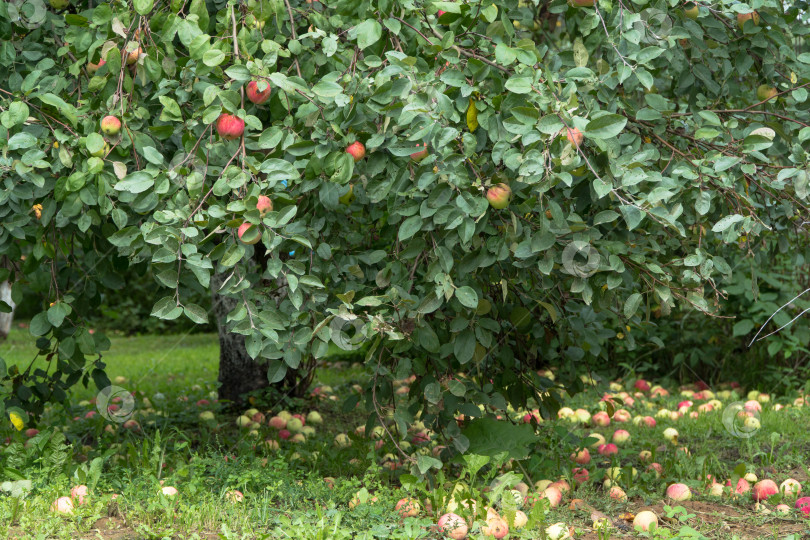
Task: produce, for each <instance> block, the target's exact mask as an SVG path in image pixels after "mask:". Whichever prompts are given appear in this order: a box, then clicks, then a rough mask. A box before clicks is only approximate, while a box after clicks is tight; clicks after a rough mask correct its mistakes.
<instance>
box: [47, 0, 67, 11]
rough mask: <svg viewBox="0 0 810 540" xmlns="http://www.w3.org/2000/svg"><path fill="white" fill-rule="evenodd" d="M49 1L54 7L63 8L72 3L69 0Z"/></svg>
mask: <svg viewBox="0 0 810 540" xmlns="http://www.w3.org/2000/svg"><path fill="white" fill-rule="evenodd" d="M48 3H49V4H50V5H51V7H52V8H53V9H58V10H62V9H65V8H66V7H68V6H69V5H70V1H69V0H48Z"/></svg>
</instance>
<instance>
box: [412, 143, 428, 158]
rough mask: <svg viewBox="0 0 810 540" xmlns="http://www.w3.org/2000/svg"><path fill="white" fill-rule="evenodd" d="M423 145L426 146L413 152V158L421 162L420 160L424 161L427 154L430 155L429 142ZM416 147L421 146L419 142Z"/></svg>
mask: <svg viewBox="0 0 810 540" xmlns="http://www.w3.org/2000/svg"><path fill="white" fill-rule="evenodd" d="M422 146H423V147H424V148H422V149H421V150H419V151H417V152H414V153H413V154H411V159H412V160H414V161H416V162H419V161H422V160H423V159H425V158H426V157H427V155H428V149H427V143H424V144H423V145H422ZM416 147H417V148H419V147H420V146H419V144H417V145H416Z"/></svg>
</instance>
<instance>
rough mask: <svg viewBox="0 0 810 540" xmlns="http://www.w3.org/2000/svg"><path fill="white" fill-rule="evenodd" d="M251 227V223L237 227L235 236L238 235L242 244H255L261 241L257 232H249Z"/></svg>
mask: <svg viewBox="0 0 810 540" xmlns="http://www.w3.org/2000/svg"><path fill="white" fill-rule="evenodd" d="M252 227H253V224H252V223H242V224H241V225H239V229H238V230H237V234H238V235H239V240H241V241H242V243H244V244H255V243H256V242H258V241H259V240H260V239H261V237H262V235H261V234H259V231H258V230H256V229H253V230H251V228H252ZM248 231H250V232H248Z"/></svg>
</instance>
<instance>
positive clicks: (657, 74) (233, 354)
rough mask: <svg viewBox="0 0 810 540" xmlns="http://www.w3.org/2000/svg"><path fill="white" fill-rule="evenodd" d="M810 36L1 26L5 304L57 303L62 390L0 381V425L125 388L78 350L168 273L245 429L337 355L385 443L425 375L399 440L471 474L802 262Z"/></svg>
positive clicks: (689, 9)
mask: <svg viewBox="0 0 810 540" xmlns="http://www.w3.org/2000/svg"><path fill="white" fill-rule="evenodd" d="M806 19H807V2H805V1H796V2H783V1H779V0H748V3H743V2H737V1H731V0H721V1H712V2H705V3H704V2H697V3H696V4H692V3H689V2H687V3H686V4H684V3H682V2H681V1H680V0H598V1H596V2H594V1H593V0H571V4H569V3H566V2H565V1H564V0H553V1H551V2H546V1H540V2H537V1H534V2H533V1H524V0H464V1H456V2H443V1H426V2H411V1H401V2H394V1H391V0H326V1H325V2H321V1H318V0H307V2H301V1H300V0H249V1H247V2H243V1H238V0H211V1H204V0H191V1H183V0H169V1H166V0H133V1H132V2H125V1H113V2H85V1H75V0H74V1H71V2H70V3H69V4H68V5H65V6H60V5H55V4H51V5H50V6H49V5H46V4H44V3H43V2H41V1H40V0H27V1H25V2H21V1H17V0H12V1H11V2H4V3H1V4H0V38H1V39H0V66H2V73H3V75H2V77H0V111H2V112H0V151H1V152H2V154H1V155H0V225H1V226H0V258H2V264H0V281H3V280H9V281H10V282H11V283H13V291H14V293H13V294H12V298H15V297H17V296H18V295H19V291H20V290H21V288H22V287H23V286H25V287H29V288H31V289H33V290H36V291H37V292H38V293H39V294H40V295H41V301H42V311H41V313H39V314H38V315H36V316H34V317H33V319H32V320H31V323H30V333H31V335H32V336H33V337H34V338H36V343H37V346H38V348H39V351H40V354H41V356H42V359H43V360H44V362H45V363H40V364H36V363H35V364H36V366H37V368H36V369H34V368H33V367H30V366H29V367H27V368H26V366H6V365H5V364H4V363H3V362H2V361H0V377H2V381H3V384H2V386H0V393H2V402H3V403H4V406H5V407H6V408H10V407H17V408H21V409H25V410H28V411H30V412H32V413H34V414H36V413H37V412H38V411H40V410H41V407H42V403H43V402H45V401H57V402H61V401H64V400H65V399H66V395H67V394H66V391H67V390H68V388H69V387H70V386H71V385H73V384H77V383H82V384H89V383H90V382H91V381H94V382H95V384H97V385H99V386H100V387H103V386H105V385H107V384H108V381H107V378H106V375H105V374H104V362H103V358H104V352H105V350H106V349H107V348H108V347H109V341H108V340H107V339H106V338H105V337H104V336H103V335H101V334H100V333H95V334H91V333H89V332H88V329H87V328H86V326H85V325H84V324H83V321H84V320H85V317H86V316H87V315H88V314H89V313H92V310H93V309H94V306H95V305H97V304H98V301H99V298H100V297H101V295H103V294H104V291H105V290H109V289H120V288H122V287H126V286H127V284H126V283H125V282H124V280H123V279H122V278H121V273H122V272H123V271H124V270H125V269H126V268H128V267H129V266H130V265H133V264H136V263H137V264H140V263H143V262H148V263H149V264H150V265H151V266H152V268H153V270H154V274H155V276H156V280H157V282H156V283H155V291H154V298H152V299H150V301H151V302H154V308H153V310H152V315H153V316H154V317H159V318H162V319H175V318H178V317H187V318H189V319H191V320H192V321H195V322H203V321H207V320H209V317H211V316H212V314H211V313H208V312H207V311H206V310H205V309H203V308H201V307H200V306H199V305H196V304H194V303H192V302H191V301H190V300H189V299H188V298H189V292H190V291H194V290H196V291H199V290H209V291H211V292H212V293H213V294H216V295H217V296H216V299H217V300H216V301H215V302H214V310H213V311H214V314H213V316H214V317H215V318H216V319H217V320H218V321H219V322H220V324H221V326H222V329H223V331H222V332H221V337H222V339H221V343H222V345H223V347H222V349H223V350H222V358H221V375H220V380H221V381H222V382H223V387H222V391H223V395H224V397H226V398H229V399H234V400H236V399H238V398H239V395H240V394H241V393H242V392H244V391H246V390H251V389H254V388H260V387H262V386H264V385H266V384H281V383H285V382H286V384H288V385H290V386H291V387H293V388H296V387H301V386H305V385H306V384H307V383H308V380H309V377H311V373H312V369H313V367H314V366H315V364H316V363H317V361H318V360H319V359H321V358H324V357H325V356H326V355H327V353H328V351H329V349H330V346H331V347H334V346H335V345H337V346H339V347H342V348H362V350H363V351H364V352H365V355H366V356H365V358H366V362H367V364H368V365H369V367H370V368H371V370H372V373H373V377H372V379H371V380H370V381H369V383H368V388H367V393H366V396H365V398H363V404H364V406H365V408H366V410H367V411H368V412H369V414H370V421H375V419H376V420H381V419H382V415H383V414H385V413H387V412H389V410H388V408H389V407H390V406H391V404H392V403H393V397H394V394H393V390H392V389H393V386H392V384H391V382H392V380H394V379H396V378H404V377H407V376H411V375H415V376H416V382H415V383H414V384H413V385H411V390H410V394H409V396H407V398H408V399H407V402H406V405H403V406H400V407H398V408H397V410H396V413H395V414H394V420H395V421H396V423H397V425H398V426H399V427H400V429H402V428H403V427H404V424H405V423H406V422H408V421H409V420H410V419H412V418H413V416H414V415H415V414H416V413H417V412H419V411H420V410H422V411H423V415H422V419H423V421H425V423H426V424H428V425H431V426H433V427H434V428H436V429H437V430H438V431H440V432H443V433H444V435H445V436H447V437H448V438H449V439H450V440H451V441H452V442H453V444H454V446H455V449H456V450H458V451H462V452H463V451H465V450H466V448H467V444H468V440H467V438H466V437H464V435H462V434H461V433H460V430H459V427H458V425H457V423H456V422H455V420H454V419H455V417H456V416H457V415H459V414H463V415H465V416H466V417H473V418H474V417H480V416H482V415H484V414H489V413H490V412H493V411H500V410H504V409H506V408H507V407H508V406H509V405H512V406H516V407H517V406H519V405H521V404H524V403H525V402H526V400H527V399H529V398H530V397H534V398H535V399H536V400H537V401H538V402H540V404H541V408H542V409H543V410H544V411H545V412H548V411H549V410H551V409H553V407H554V406H555V400H556V397H557V394H556V393H555V392H554V391H551V392H548V390H550V389H551V388H552V386H553V384H552V382H551V381H550V380H548V379H547V378H545V377H542V376H540V375H538V370H539V369H540V368H544V367H546V366H548V365H549V364H555V365H559V366H561V372H562V373H563V374H565V373H568V376H567V379H570V380H571V381H573V386H572V387H571V388H570V390H571V391H572V392H573V391H575V390H576V384H577V383H579V379H578V378H577V375H579V374H582V373H583V372H584V371H585V370H586V369H587V366H589V365H598V364H599V363H605V362H608V361H613V360H615V359H616V358H621V357H622V355H626V356H632V355H633V354H635V351H637V350H639V349H640V348H642V347H644V346H645V345H646V343H647V342H654V341H655V340H657V339H658V338H657V336H656V335H655V332H654V327H655V322H654V320H653V319H652V318H651V316H652V317H655V316H660V317H664V318H665V317H667V316H670V315H671V314H673V313H677V312H678V311H682V310H697V311H698V312H700V313H701V314H702V315H701V316H704V317H717V316H719V314H720V312H721V309H722V303H723V300H724V296H725V293H724V290H723V287H724V285H723V284H724V282H725V281H727V280H729V279H731V277H732V276H733V275H734V273H735V272H738V267H739V266H741V265H742V266H743V267H747V266H748V265H750V264H768V260H769V257H771V256H773V254H774V253H785V252H787V251H788V250H789V249H790V242H788V241H786V239H788V238H790V236H791V234H794V233H796V232H798V231H800V230H801V229H800V227H801V226H802V222H803V219H802V218H801V217H800V216H802V215H805V216H806V215H807V210H808V209H807V200H808V173H807V162H808V156H807V148H808V142H807V141H808V139H810V114H809V113H808V107H810V101H808V90H807V87H808V86H810V52H806V51H808V50H810V49H808V47H807V42H806V38H805V36H806V34H807V32H808V29H809V27H808V25H807V20H806ZM358 143H359V144H358ZM267 199H269V201H270V204H269V206H268V204H267ZM15 295H16V296H15ZM0 305H3V306H4V308H5V309H6V310H7V309H8V306H5V304H0ZM636 336H638V337H636ZM563 379H566V377H563ZM348 405H349V406H351V405H353V403H349V404H348Z"/></svg>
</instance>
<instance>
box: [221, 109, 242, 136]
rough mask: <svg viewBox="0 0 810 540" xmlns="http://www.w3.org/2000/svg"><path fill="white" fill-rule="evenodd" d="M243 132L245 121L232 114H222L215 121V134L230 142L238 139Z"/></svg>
mask: <svg viewBox="0 0 810 540" xmlns="http://www.w3.org/2000/svg"><path fill="white" fill-rule="evenodd" d="M244 132H245V121H244V120H242V119H241V118H239V117H238V116H236V115H234V114H228V113H222V114H221V115H219V118H218V119H217V133H219V136H220V137H222V138H223V139H225V140H227V141H230V140H233V139H238V138H239V137H241V136H242V134H243V133H244Z"/></svg>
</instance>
